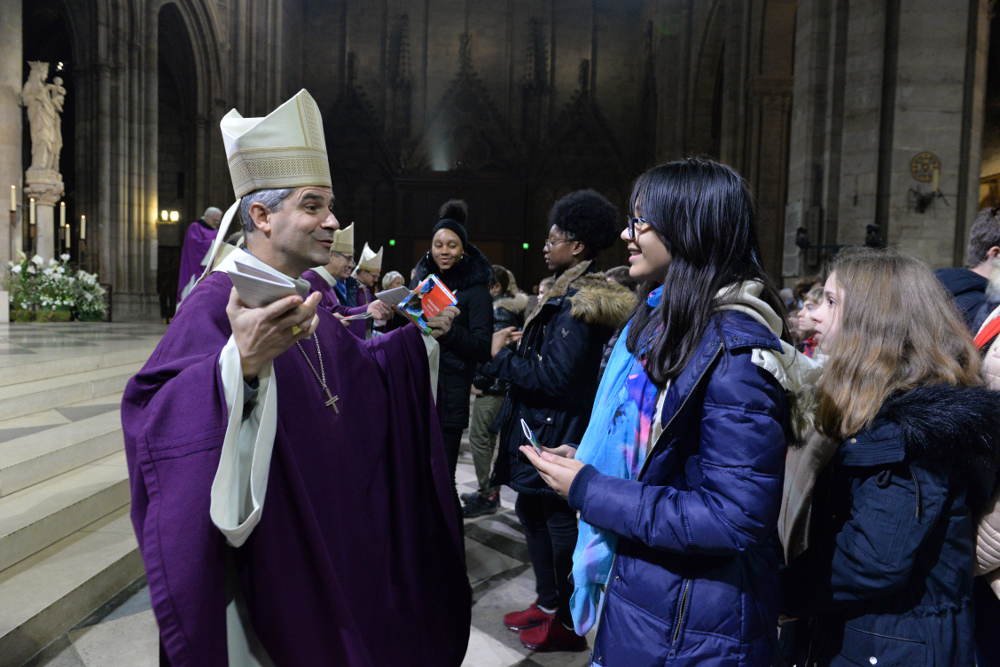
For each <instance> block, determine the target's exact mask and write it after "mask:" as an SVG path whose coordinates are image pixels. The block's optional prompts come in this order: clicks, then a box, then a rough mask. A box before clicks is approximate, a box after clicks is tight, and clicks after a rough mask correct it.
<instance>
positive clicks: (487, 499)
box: [461, 264, 528, 519]
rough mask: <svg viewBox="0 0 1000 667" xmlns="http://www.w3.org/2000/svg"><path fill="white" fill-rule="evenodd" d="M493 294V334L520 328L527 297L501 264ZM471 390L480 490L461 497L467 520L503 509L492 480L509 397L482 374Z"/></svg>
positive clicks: (504, 385) (473, 442)
mask: <svg viewBox="0 0 1000 667" xmlns="http://www.w3.org/2000/svg"><path fill="white" fill-rule="evenodd" d="M490 294H491V295H492V296H493V331H500V330H501V329H506V328H507V327H514V328H519V327H520V326H521V324H522V323H523V322H524V315H525V310H526V309H527V307H528V295H527V294H525V293H523V292H521V291H520V290H518V289H517V281H516V280H514V275H513V274H512V273H511V272H510V271H508V270H507V269H506V268H505V267H503V266H500V265H499V264H494V265H493V282H492V284H491V285H490ZM472 387H473V389H472V392H473V393H474V394H475V395H476V398H475V400H474V401H473V402H472V419H471V421H470V423H469V449H471V450H472V463H473V464H474V466H475V469H476V480H477V481H478V483H479V488H478V489H477V490H476V491H473V492H472V493H465V494H462V496H461V498H462V502H463V503H465V505H464V506H463V508H462V515H463V516H464V517H465V518H466V519H472V518H475V517H477V516H482V515H484V514H493V513H494V512H496V511H497V508H498V507H500V489H499V488H497V487H496V486H494V485H493V484H492V482H491V480H490V477H491V472H492V471H493V455H494V454H495V453H496V447H497V433H496V430H495V429H494V427H493V422H494V421H495V420H496V417H497V414H499V413H500V408H501V407H502V406H503V399H504V396H505V395H506V394H507V383H506V382H504V381H502V380H497V379H496V378H492V377H488V376H485V375H483V374H482V373H478V374H476V377H475V378H473V380H472Z"/></svg>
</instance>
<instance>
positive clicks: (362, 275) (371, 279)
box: [354, 269, 378, 290]
mask: <svg viewBox="0 0 1000 667" xmlns="http://www.w3.org/2000/svg"><path fill="white" fill-rule="evenodd" d="M354 275H355V276H356V277H357V279H358V282H359V283H361V284H362V285H364V286H365V287H367V288H368V289H370V290H373V289H375V286H376V285H378V274H377V273H372V272H371V271H367V270H365V269H358V272H357V273H356V274H354Z"/></svg>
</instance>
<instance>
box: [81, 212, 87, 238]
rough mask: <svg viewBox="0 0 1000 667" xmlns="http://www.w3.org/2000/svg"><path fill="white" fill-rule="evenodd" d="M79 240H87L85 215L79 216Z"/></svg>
mask: <svg viewBox="0 0 1000 667" xmlns="http://www.w3.org/2000/svg"><path fill="white" fill-rule="evenodd" d="M80 240H81V241H86V240H87V216H85V215H81V216H80Z"/></svg>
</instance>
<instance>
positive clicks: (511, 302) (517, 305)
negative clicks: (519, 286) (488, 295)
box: [493, 292, 530, 317]
mask: <svg viewBox="0 0 1000 667" xmlns="http://www.w3.org/2000/svg"><path fill="white" fill-rule="evenodd" d="M529 300H530V299H528V295H527V294H525V293H524V292H517V293H516V294H514V296H502V297H500V298H498V299H494V300H493V307H494V308H503V309H504V310H509V311H510V312H511V313H513V314H514V315H517V316H519V317H523V316H524V311H525V310H527V309H528V301H529Z"/></svg>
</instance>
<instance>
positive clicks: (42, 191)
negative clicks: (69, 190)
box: [24, 167, 65, 206]
mask: <svg viewBox="0 0 1000 667" xmlns="http://www.w3.org/2000/svg"><path fill="white" fill-rule="evenodd" d="M24 183H25V185H24V192H25V194H26V195H28V196H29V197H34V198H35V202H36V203H37V204H39V205H41V206H55V204H56V202H58V201H59V200H60V199H61V198H62V195H63V192H64V190H65V186H64V185H63V180H62V174H60V173H59V172H58V171H55V170H54V169H37V168H35V167H29V168H28V170H27V171H26V172H25V174H24Z"/></svg>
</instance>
